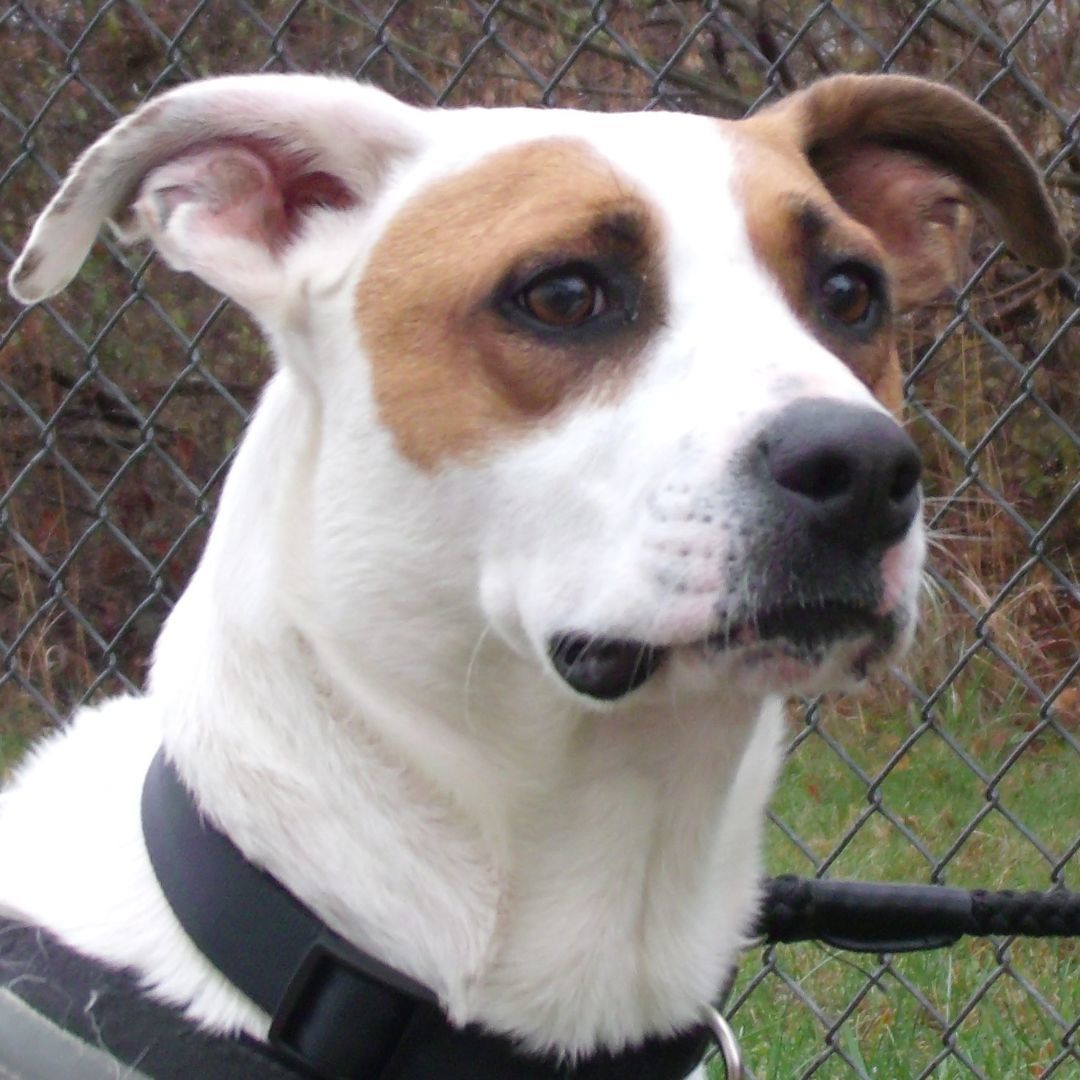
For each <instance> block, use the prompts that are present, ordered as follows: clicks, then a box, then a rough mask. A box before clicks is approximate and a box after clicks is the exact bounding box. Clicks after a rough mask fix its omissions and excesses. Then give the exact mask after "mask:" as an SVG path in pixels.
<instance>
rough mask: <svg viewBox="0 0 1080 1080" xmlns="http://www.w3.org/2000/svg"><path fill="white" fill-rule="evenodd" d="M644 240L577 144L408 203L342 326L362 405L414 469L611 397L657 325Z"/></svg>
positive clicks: (638, 216) (644, 231)
mask: <svg viewBox="0 0 1080 1080" xmlns="http://www.w3.org/2000/svg"><path fill="white" fill-rule="evenodd" d="M659 248H660V239H659V229H658V227H657V224H656V222H655V220H654V218H653V215H652V214H651V213H650V210H649V207H648V205H647V203H646V202H645V201H644V199H642V198H641V197H640V196H638V195H637V194H636V193H635V192H634V191H633V190H632V188H631V187H630V185H629V184H628V182H627V181H626V180H625V179H623V178H620V177H619V176H618V175H616V174H615V173H614V172H613V170H612V168H611V167H610V165H609V164H608V163H607V162H606V161H604V160H603V159H602V158H600V157H599V156H598V155H597V154H595V153H594V152H593V151H591V150H590V149H589V147H588V146H587V145H585V144H583V143H580V142H578V141H576V140H571V139H565V138H551V139H543V140H538V141H536V142H532V143H526V144H523V145H520V146H516V147H512V148H508V149H506V150H503V151H499V152H497V153H495V154H492V155H491V156H489V157H488V158H485V159H484V160H483V161H481V162H480V163H479V164H478V165H475V166H473V167H472V168H469V169H467V170H465V171H463V172H461V173H459V174H457V175H454V176H450V177H447V178H446V179H443V180H441V181H438V182H436V183H435V184H433V185H431V186H430V187H428V188H426V189H424V190H422V191H421V192H420V193H419V194H417V195H416V196H415V197H414V198H413V199H412V200H411V201H410V202H408V203H407V204H406V205H405V206H404V208H403V209H402V210H401V211H399V213H398V214H397V216H396V217H395V218H394V219H393V220H392V221H391V223H390V224H389V226H388V227H387V229H386V231H385V233H384V234H383V235H382V237H381V238H380V239H379V241H378V242H377V244H376V245H375V249H374V251H373V252H372V255H371V259H370V261H369V263H368V266H367V269H366V270H365V272H364V274H363V275H362V279H361V281H360V284H359V288H358V292H357V303H356V312H357V322H358V326H359V331H360V335H361V339H362V342H363V344H364V347H365V351H366V352H367V355H368V358H369V361H370V364H371V377H372V383H373V389H374V393H375V399H376V403H377V406H378V408H379V412H380V415H381V416H382V418H383V420H384V422H385V423H386V425H387V427H388V428H389V429H390V431H391V432H392V434H393V436H394V439H395V441H396V442H397V445H398V447H399V448H400V449H401V451H402V453H403V454H404V455H405V456H406V457H407V458H409V459H410V460H411V461H413V462H414V463H415V464H417V465H419V466H421V467H422V468H426V469H431V468H436V467H438V466H439V465H440V464H443V463H444V462H446V461H448V460H461V459H463V458H468V457H474V456H476V455H483V454H484V453H485V452H487V451H488V450H489V449H490V447H491V446H492V445H493V444H497V443H498V442H500V441H503V440H505V439H507V438H513V437H515V436H516V435H517V434H519V433H520V432H522V431H524V430H526V429H528V427H530V426H531V425H535V424H536V423H537V422H538V421H540V420H542V419H543V418H544V417H546V416H548V415H550V414H551V413H553V412H554V411H555V410H557V409H559V408H560V407H562V406H563V405H564V404H565V403H567V402H569V401H572V400H574V399H577V398H580V397H582V396H584V395H596V394H600V395H609V394H611V393H616V392H617V391H618V387H619V386H620V385H622V384H623V383H624V382H625V380H626V377H627V374H628V372H630V371H632V370H633V368H634V363H633V361H634V358H635V357H636V356H637V355H638V354H640V353H641V351H642V350H643V349H644V347H645V345H646V344H647V342H648V340H649V338H650V337H651V336H652V335H653V334H654V333H655V331H656V329H657V328H658V326H659V325H661V323H662V322H663V307H664V297H663V295H662V292H661V288H660V283H661V280H662V275H661V272H660V268H659V258H660V255H659Z"/></svg>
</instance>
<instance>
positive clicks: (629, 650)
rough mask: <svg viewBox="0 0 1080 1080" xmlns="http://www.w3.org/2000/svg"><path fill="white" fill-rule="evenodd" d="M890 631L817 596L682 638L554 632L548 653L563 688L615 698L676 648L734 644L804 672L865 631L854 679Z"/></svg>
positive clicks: (884, 622) (865, 614)
mask: <svg viewBox="0 0 1080 1080" xmlns="http://www.w3.org/2000/svg"><path fill="white" fill-rule="evenodd" d="M896 633H897V627H896V621H895V619H894V618H893V617H892V616H890V615H882V614H880V613H879V612H875V611H873V610H871V609H870V608H867V607H864V606H861V605H856V604H847V603H841V602H825V603H821V604H813V605H806V606H791V607H777V608H773V609H768V610H765V611H762V612H757V613H755V614H754V616H753V617H751V618H746V619H742V620H739V621H737V622H732V623H730V624H728V625H725V626H724V627H723V628H722V629H720V630H717V631H715V632H713V633H710V634H708V635H707V636H705V637H703V638H700V639H698V640H696V641H692V642H687V643H683V642H679V643H670V644H658V643H653V642H646V641H637V640H634V639H631V638H608V637H596V636H592V635H587V634H579V633H573V632H568V633H563V634H557V635H555V636H554V637H552V638H551V640H550V641H549V643H548V656H549V657H550V658H551V663H552V666H553V667H554V668H555V670H556V672H557V673H558V674H559V676H560V677H561V678H562V679H563V680H564V681H565V682H566V683H567V685H568V686H570V687H571V689H573V690H575V691H577V692H578V693H579V694H583V695H584V696H586V697H591V698H594V699H596V700H597V701H617V700H618V699H619V698H621V697H625V696H626V695H627V694H629V693H631V692H632V691H634V690H637V689H638V688H639V687H641V686H644V685H645V683H647V682H648V681H649V680H650V679H651V678H652V677H653V676H654V675H655V674H656V673H657V672H658V671H660V669H661V668H662V667H663V666H664V665H665V664H666V663H667V662H668V660H669V659H670V657H671V655H672V654H673V653H676V652H681V653H686V654H697V655H705V656H709V655H715V654H719V653H723V652H732V653H734V652H735V651H738V650H741V651H743V652H744V653H746V654H747V657H748V658H749V659H751V660H752V661H753V662H754V663H755V664H756V665H760V664H761V663H762V662H764V661H766V660H769V659H783V660H786V661H788V662H795V663H797V664H800V665H803V666H804V667H805V668H807V669H808V670H809V669H813V668H816V667H818V666H820V664H821V663H822V661H823V660H824V658H825V656H826V654H827V653H828V650H829V649H830V647H831V646H833V645H835V644H837V643H839V642H842V641H851V640H853V639H855V638H861V637H865V638H867V639H868V643H867V645H866V647H865V648H864V649H861V650H859V651H858V652H857V653H856V654H855V656H854V657H853V659H852V661H851V667H852V669H853V674H854V675H855V676H857V677H859V678H861V677H862V676H864V675H865V672H866V668H867V667H868V666H869V665H870V664H871V663H872V662H873V661H875V660H877V659H879V658H880V657H881V656H883V655H884V654H885V653H886V652H887V651H888V649H889V647H890V645H891V644H892V643H893V641H894V640H895V638H896ZM778 689H779V688H778Z"/></svg>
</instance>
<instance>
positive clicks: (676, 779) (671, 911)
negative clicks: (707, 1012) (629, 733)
mask: <svg viewBox="0 0 1080 1080" xmlns="http://www.w3.org/2000/svg"><path fill="white" fill-rule="evenodd" d="M715 719H716V718H715V717H711V716H710V717H704V716H703V717H700V718H694V720H695V721H696V723H695V722H692V721H690V720H688V719H687V718H683V720H685V721H686V722H685V723H683V724H680V725H679V726H678V727H677V728H676V729H675V730H670V731H668V732H666V733H665V735H664V739H663V740H662V741H663V744H664V745H663V747H662V748H661V747H660V746H659V742H660V740H658V738H657V733H656V732H653V733H652V734H651V736H650V738H651V740H652V742H653V743H654V744H655V745H654V746H653V748H652V759H651V761H650V768H648V769H644V768H641V769H639V768H634V767H633V766H632V762H631V760H630V759H632V757H633V756H634V755H633V751H628V748H627V746H626V745H623V746H620V745H618V743H619V740H618V738H617V736H616V738H614V739H612V740H611V743H610V744H608V745H605V744H604V742H603V739H604V735H605V734H606V735H608V736H610V734H611V733H610V732H606V733H605V732H600V733H599V736H600V737H599V739H598V740H597V741H596V742H595V743H594V744H593V745H592V746H591V747H589V748H588V750H587V751H586V752H584V753H583V754H582V757H581V758H580V759H579V760H578V762H577V767H576V768H575V769H574V770H573V772H572V774H571V775H568V776H567V777H566V778H565V779H564V781H563V783H561V784H553V785H552V786H551V788H550V789H549V791H548V793H547V795H546V796H545V797H544V798H543V799H538V800H537V802H536V803H534V804H533V805H532V806H531V807H528V806H526V807H523V812H522V817H521V818H520V819H519V821H518V823H517V833H516V843H515V846H514V857H513V864H512V868H511V870H510V873H509V875H508V877H507V881H506V887H505V892H504V895H503V898H502V904H501V910H500V915H499V920H498V923H497V930H496V937H495V942H494V948H493V951H492V955H491V961H490V964H489V965H488V966H487V968H486V970H485V972H484V974H483V977H482V978H481V980H480V981H479V983H478V984H477V986H476V987H475V989H474V991H473V992H472V994H471V1000H470V1009H469V1011H470V1012H472V1013H473V1014H475V1015H478V1016H481V1017H482V1018H483V1019H484V1020H485V1021H486V1022H488V1023H491V1024H493V1025H495V1026H499V1027H511V1028H516V1029H517V1030H519V1031H522V1032H523V1033H524V1034H525V1035H526V1036H527V1037H532V1038H534V1039H535V1040H536V1041H537V1044H538V1045H542V1044H543V1042H545V1041H548V1040H552V1039H555V1040H557V1041H558V1042H559V1044H560V1045H564V1046H567V1047H581V1046H585V1045H588V1044H589V1043H591V1042H592V1041H593V1040H594V1039H595V1038H596V1037H597V1035H598V1034H599V1036H600V1037H601V1038H603V1039H604V1040H605V1041H609V1042H611V1043H613V1044H616V1045H617V1044H618V1043H619V1042H620V1041H622V1040H624V1039H627V1038H633V1032H634V1031H638V1030H643V1029H647V1028H654V1029H655V1028H660V1029H664V1028H666V1027H668V1026H678V1025H680V1024H685V1023H690V1022H693V1021H694V1020H696V1018H697V1015H698V1011H699V1010H700V1008H701V1003H702V1002H703V1001H708V1000H710V999H711V998H713V997H714V996H715V995H716V993H717V991H718V989H719V984H720V983H721V982H722V981H723V979H724V977H725V974H726V971H725V964H726V960H722V959H720V958H721V957H728V956H730V955H731V949H732V948H733V946H734V945H735V944H736V943H737V942H738V940H739V937H740V931H741V927H742V925H743V924H744V923H745V921H746V919H747V914H746V913H747V911H748V908H749V905H750V904H752V889H753V886H752V884H751V885H749V886H747V887H739V883H740V882H743V881H746V882H751V883H752V882H753V880H754V875H753V873H752V872H750V871H751V869H752V867H753V865H754V863H755V862H756V844H755V843H753V842H751V838H750V834H751V833H756V831H757V828H758V825H757V817H756V815H757V814H758V813H759V812H760V804H761V803H762V802H763V800H764V797H765V791H766V789H767V786H768V783H769V777H771V773H772V756H773V746H774V741H775V739H774V734H773V717H772V716H771V714H767V715H766V716H765V717H764V718H762V719H759V720H757V721H755V719H754V718H752V717H744V718H740V721H741V722H737V723H735V724H731V722H730V721H731V718H730V717H728V718H726V720H725V721H724V729H723V730H722V731H720V732H718V730H717V726H716V724H715V723H714V722H713V721H715ZM718 734H719V736H720V737H719V738H718V737H717V736H718ZM631 741H632V740H631ZM635 749H637V750H643V749H644V748H643V747H641V746H639V747H637V748H635ZM740 765H741V767H740ZM736 774H737V778H736V779H735V793H736V796H737V798H735V799H732V798H731V797H730V794H731V783H732V781H733V777H736ZM740 781H741V786H740ZM733 811H734V813H733ZM733 882H734V883H736V884H735V887H734V888H733V887H732V883H733ZM523 1018H528V1021H527V1025H528V1026H527V1027H526V1028H524V1029H523V1026H522V1020H523Z"/></svg>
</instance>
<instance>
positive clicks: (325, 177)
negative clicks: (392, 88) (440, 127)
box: [8, 75, 427, 309]
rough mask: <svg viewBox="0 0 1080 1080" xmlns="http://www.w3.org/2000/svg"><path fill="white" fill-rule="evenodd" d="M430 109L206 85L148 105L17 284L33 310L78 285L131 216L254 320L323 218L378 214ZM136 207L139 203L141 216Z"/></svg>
mask: <svg viewBox="0 0 1080 1080" xmlns="http://www.w3.org/2000/svg"><path fill="white" fill-rule="evenodd" d="M426 115H427V114H426V113H425V112H424V111H423V110H419V109H414V108H412V107H410V106H408V105H404V104H402V103H401V102H398V101H396V100H395V99H394V98H392V97H390V96H389V95H387V94H385V93H383V92H382V91H379V90H376V89H374V88H372V87H367V86H361V85H358V84H357V83H354V82H351V81H349V80H347V79H338V78H326V77H321V76H310V75H240V76H227V77H224V78H218V79H207V80H205V81H202V82H196V83H191V84H189V85H186V86H182V87H179V88H177V89H176V90H173V91H171V92H169V93H167V94H164V95H162V96H161V97H159V98H156V99H154V100H153V101H150V102H149V103H147V104H146V105H143V106H142V107H141V108H140V109H138V110H137V111H136V112H134V113H132V114H131V115H130V116H128V117H127V118H126V119H124V120H122V121H121V122H120V123H119V124H117V125H116V126H115V127H114V128H113V129H112V130H111V131H109V132H108V133H107V134H105V135H103V136H102V137H101V138H100V139H99V140H98V141H97V142H96V143H94V145H93V146H91V147H90V148H89V149H88V150H87V151H86V152H85V153H84V154H83V155H82V156H81V157H80V158H79V160H78V161H77V162H76V163H75V165H74V166H73V167H72V169H71V171H70V172H69V174H68V176H67V178H66V180H65V181H64V183H63V185H62V186H61V188H60V190H59V191H58V192H57V193H56V195H55V196H54V198H53V200H52V201H51V202H50V203H49V205H48V206H47V207H46V209H45V211H44V213H43V214H42V215H41V217H40V218H39V219H38V220H37V223H36V224H35V225H34V228H33V231H32V232H31V234H30V239H29V240H28V241H27V244H26V247H25V248H24V250H23V252H22V255H21V256H20V257H19V259H18V261H17V262H16V263H15V266H14V267H13V269H12V271H11V275H10V277H9V279H8V284H9V287H10V289H11V292H12V294H13V295H14V296H15V297H16V298H17V299H19V300H22V301H23V302H25V303H33V302H35V301H37V300H42V299H44V298H45V297H48V296H51V295H53V294H54V293H56V292H59V291H60V290H61V289H62V288H64V286H65V285H67V284H68V282H69V281H70V280H71V279H72V278H73V277H74V276H75V274H76V272H77V271H78V269H79V267H80V266H81V265H82V262H83V260H84V259H85V258H86V255H87V253H88V251H89V250H90V247H91V245H92V244H93V242H94V238H95V237H96V236H97V233H98V231H99V229H100V228H101V226H102V224H103V223H104V222H105V221H107V220H112V219H114V218H115V217H116V216H117V215H118V214H119V213H121V212H122V211H125V210H126V209H127V208H128V207H129V206H131V207H132V211H133V214H132V223H131V225H130V226H129V227H127V228H125V229H123V230H121V233H122V235H123V237H124V238H125V239H137V238H141V237H143V236H145V237H149V238H150V239H151V240H153V242H154V243H155V244H156V245H157V247H158V249H159V250H160V251H161V253H162V254H163V255H164V257H165V259H166V260H167V261H168V262H169V264H170V265H171V266H173V267H174V268H176V269H179V270H190V271H191V272H193V273H195V274H197V275H198V276H199V277H201V278H203V279H204V280H205V281H207V282H208V283H210V284H211V285H213V286H214V287H215V288H217V289H219V290H220V291H221V292H223V293H225V294H226V295H227V296H231V297H233V298H234V299H237V300H239V301H240V302H241V303H244V304H246V305H247V306H249V307H253V308H255V309H258V308H260V307H261V306H264V305H265V304H266V303H267V302H272V301H273V300H274V298H275V296H276V294H277V292H278V290H279V289H280V284H281V282H280V273H281V267H280V263H281V256H282V255H283V254H284V253H285V252H286V251H287V248H288V245H289V242H290V240H291V238H292V237H293V236H294V235H295V234H296V232H297V230H298V228H299V226H300V224H301V223H302V221H303V219H304V216H305V214H306V213H308V212H310V211H311V210H312V208H314V207H331V208H336V209H348V208H352V207H355V206H360V205H363V204H364V203H366V202H368V201H369V200H370V199H371V198H372V197H373V196H374V194H375V192H376V191H377V190H378V188H379V186H380V184H381V182H382V180H383V178H384V176H385V174H386V173H387V171H388V170H389V169H390V168H391V167H392V166H393V165H394V164H395V163H396V162H397V161H399V160H401V159H402V158H403V157H406V156H408V155H410V154H411V153H414V152H415V151H416V150H417V149H418V148H419V146H420V145H421V144H422V142H423V128H424V123H423V121H424V118H425V116H426ZM132 204H133V205H132Z"/></svg>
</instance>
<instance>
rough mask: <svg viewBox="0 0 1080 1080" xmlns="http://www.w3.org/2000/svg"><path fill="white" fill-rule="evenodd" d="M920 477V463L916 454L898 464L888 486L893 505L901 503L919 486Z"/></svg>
mask: <svg viewBox="0 0 1080 1080" xmlns="http://www.w3.org/2000/svg"><path fill="white" fill-rule="evenodd" d="M920 476H922V462H921V461H920V460H919V457H918V455H917V454H914V455H912V456H911V457H907V458H905V459H904V460H903V461H901V462H900V463H899V465H898V466H897V468H896V472H895V473H894V474H893V480H892V483H891V484H890V485H889V499H890V500H891V501H892V502H893V503H902V502H903V501H904V500H905V499H907V498H908V497H909V496H910V495H911V494H912V492H913V491H914V490H915V489H916V487H918V485H919V477H920Z"/></svg>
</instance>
